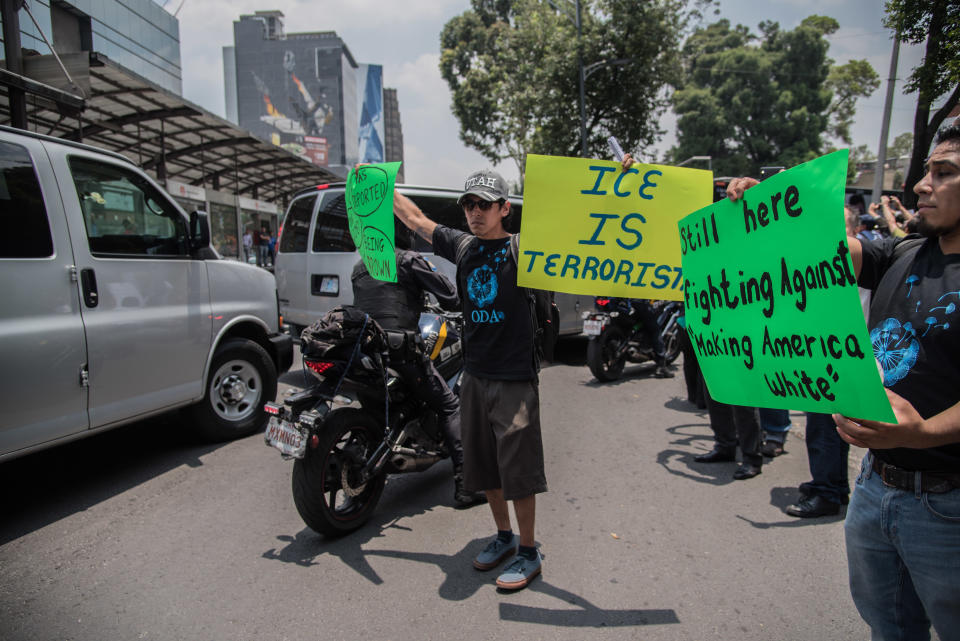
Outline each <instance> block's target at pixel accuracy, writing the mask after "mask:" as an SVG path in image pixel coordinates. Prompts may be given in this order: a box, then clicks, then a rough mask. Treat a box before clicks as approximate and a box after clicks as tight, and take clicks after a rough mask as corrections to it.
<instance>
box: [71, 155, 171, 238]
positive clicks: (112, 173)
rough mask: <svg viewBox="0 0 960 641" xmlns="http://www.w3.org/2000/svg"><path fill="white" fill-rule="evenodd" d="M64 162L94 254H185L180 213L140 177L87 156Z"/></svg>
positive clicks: (72, 158)
mask: <svg viewBox="0 0 960 641" xmlns="http://www.w3.org/2000/svg"><path fill="white" fill-rule="evenodd" d="M69 164H70V173H71V174H72V175H73V184H74V186H75V187H76V189H77V198H78V199H79V200H80V208H81V209H82V211H83V220H84V224H85V226H86V230H87V242H88V243H89V245H90V253H92V254H93V255H94V256H127V257H148V256H149V257H155V256H188V255H189V254H190V251H189V239H188V235H187V224H186V221H185V220H184V218H183V215H182V214H181V213H180V212H179V211H178V210H177V209H176V208H175V207H174V206H173V205H172V204H170V201H168V200H167V199H166V198H164V197H163V196H162V195H161V194H160V192H159V191H158V190H157V189H156V188H154V186H153V185H151V184H150V183H149V182H147V180H146V179H145V178H143V177H142V176H140V175H138V174H136V173H135V172H132V171H128V170H126V169H124V168H122V167H117V166H115V165H110V164H107V163H102V162H97V161H95V160H91V159H89V158H82V157H71V158H70V159H69Z"/></svg>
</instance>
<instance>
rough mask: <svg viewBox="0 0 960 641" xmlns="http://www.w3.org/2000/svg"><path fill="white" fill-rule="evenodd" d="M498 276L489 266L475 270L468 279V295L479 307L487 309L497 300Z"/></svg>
mask: <svg viewBox="0 0 960 641" xmlns="http://www.w3.org/2000/svg"><path fill="white" fill-rule="evenodd" d="M498 290H499V285H498V283H497V275H496V273H494V271H493V270H492V269H490V268H489V267H488V266H487V265H481V266H480V267H478V268H476V269H475V270H473V273H472V274H470V277H469V278H467V294H468V295H469V296H470V300H472V301H473V304H474V305H476V306H477V307H481V308H483V307H486V306H487V305H489V304H490V303H492V302H493V301H494V300H495V299H496V298H497V291H498Z"/></svg>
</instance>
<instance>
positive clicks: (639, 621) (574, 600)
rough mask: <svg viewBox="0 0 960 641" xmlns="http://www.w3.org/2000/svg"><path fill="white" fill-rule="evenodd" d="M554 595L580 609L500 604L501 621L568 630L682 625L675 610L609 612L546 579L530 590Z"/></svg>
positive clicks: (540, 580) (532, 585)
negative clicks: (535, 624)
mask: <svg viewBox="0 0 960 641" xmlns="http://www.w3.org/2000/svg"><path fill="white" fill-rule="evenodd" d="M526 589H527V590H531V591H533V592H540V593H542V594H545V595H547V596H552V597H554V598H556V599H557V600H559V601H563V602H564V603H569V604H571V605H573V606H576V608H574V609H571V608H562V609H553V608H535V607H530V606H526V605H516V604H513V603H501V604H500V618H501V619H502V620H504V621H518V622H521V623H540V624H543V625H550V626H555V627H566V628H571V627H572V628H606V627H627V626H641V625H664V624H667V623H680V619H679V618H677V613H676V611H674V610H606V609H604V608H601V607H598V606H596V605H594V604H593V603H590V602H589V601H587V600H586V599H584V598H583V597H581V596H578V595H576V594H574V593H572V592H568V591H567V590H564V589H562V588H558V587H557V586H555V585H551V584H550V583H547V582H545V581H544V580H543V579H542V577H541V578H537V579H534V581H533V583H531V584H530V585H529V587H527V588H526Z"/></svg>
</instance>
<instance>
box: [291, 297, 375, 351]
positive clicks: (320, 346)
mask: <svg viewBox="0 0 960 641" xmlns="http://www.w3.org/2000/svg"><path fill="white" fill-rule="evenodd" d="M386 347H387V337H386V333H385V332H384V331H383V329H382V328H381V327H380V325H379V324H378V323H377V321H375V320H373V318H371V317H370V315H369V314H367V313H365V312H364V311H363V310H362V309H360V308H359V307H354V306H352V305H344V306H342V307H334V308H333V309H331V310H330V311H329V312H327V313H326V314H325V315H324V316H323V317H322V318H320V319H319V320H317V321H315V322H314V323H313V324H312V325H310V326H309V327H307V328H305V329H304V330H303V333H301V334H300V352H301V353H302V354H303V355H304V356H306V357H307V358H316V359H321V358H322V359H327V360H342V361H349V360H350V359H351V355H353V354H354V353H355V352H356V351H359V352H362V353H364V354H370V355H374V354H380V353H382V352H383V351H384V350H385V349H386Z"/></svg>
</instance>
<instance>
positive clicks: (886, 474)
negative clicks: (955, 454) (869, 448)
mask: <svg viewBox="0 0 960 641" xmlns="http://www.w3.org/2000/svg"><path fill="white" fill-rule="evenodd" d="M873 471H874V472H876V473H877V474H878V475H879V476H880V480H882V481H883V484H884V485H886V486H887V487H895V488H897V489H901V490H907V491H911V492H912V491H913V490H914V489H915V488H916V481H917V472H914V471H911V470H903V469H900V468H899V467H896V466H893V465H890V464H889V463H884V462H883V461H881V460H880V459H878V458H877V457H873ZM919 477H920V491H921V492H932V493H934V494H943V493H944V492H950V491H951V490H955V489H957V488H960V473H958V472H934V471H931V472H920V474H919Z"/></svg>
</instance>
